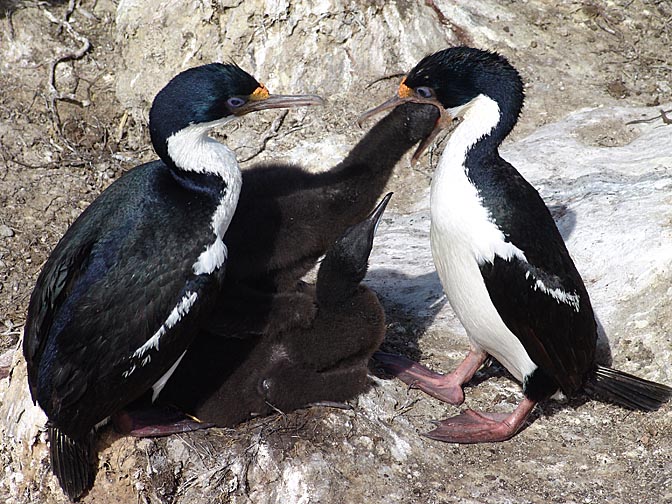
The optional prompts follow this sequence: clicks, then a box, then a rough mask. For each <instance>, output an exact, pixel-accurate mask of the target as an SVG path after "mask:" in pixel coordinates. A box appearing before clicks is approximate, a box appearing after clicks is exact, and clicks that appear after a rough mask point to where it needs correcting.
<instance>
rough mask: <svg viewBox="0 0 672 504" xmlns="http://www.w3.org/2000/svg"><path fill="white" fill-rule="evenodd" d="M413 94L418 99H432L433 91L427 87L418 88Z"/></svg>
mask: <svg viewBox="0 0 672 504" xmlns="http://www.w3.org/2000/svg"><path fill="white" fill-rule="evenodd" d="M415 94H417V95H418V96H419V97H420V98H433V97H434V91H433V90H432V88H430V87H427V86H418V87H417V88H415Z"/></svg>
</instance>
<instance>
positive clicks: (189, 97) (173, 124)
mask: <svg viewBox="0 0 672 504" xmlns="http://www.w3.org/2000/svg"><path fill="white" fill-rule="evenodd" d="M322 103H323V102H322V99H321V98H319V97H318V96H314V95H295V96H289V95H271V94H270V93H269V92H268V90H267V89H266V87H265V86H264V85H263V84H261V83H259V82H258V81H257V80H256V79H255V78H254V77H252V76H251V75H250V74H248V73H247V72H246V71H245V70H243V69H242V68H240V67H239V66H237V65H235V64H222V63H210V64H208V65H203V66H199V67H195V68H190V69H188V70H185V71H184V72H181V73H179V74H178V75H176V76H175V77H174V78H173V79H172V80H171V81H170V82H168V84H166V86H165V87H164V88H163V89H161V91H159V93H158V94H157V95H156V97H155V98H154V102H153V104H152V108H151V110H150V112H149V131H150V134H151V138H152V144H153V145H154V149H155V150H156V153H157V154H158V155H159V157H160V158H161V159H162V160H163V161H164V162H166V163H171V162H172V161H171V160H170V159H169V156H168V151H167V141H168V138H170V137H171V136H172V135H174V134H175V133H178V132H180V131H182V130H184V129H185V128H187V127H189V126H193V125H204V126H206V128H205V130H209V129H211V128H213V127H215V126H219V125H221V124H224V123H226V122H228V121H230V120H231V119H233V118H234V117H235V116H242V115H245V114H248V113H250V112H254V111H257V110H264V109H271V108H286V107H297V106H302V105H320V104H322Z"/></svg>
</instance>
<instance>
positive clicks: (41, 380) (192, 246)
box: [23, 63, 321, 499]
mask: <svg viewBox="0 0 672 504" xmlns="http://www.w3.org/2000/svg"><path fill="white" fill-rule="evenodd" d="M320 103H321V99H320V98H318V97H315V96H308V95H306V96H282V95H276V96H271V95H269V92H268V90H267V89H266V88H265V87H264V85H263V84H260V83H259V82H257V80H256V79H255V78H254V77H252V76H251V75H249V74H248V73H247V72H245V71H243V70H242V69H241V68H239V67H238V66H236V65H233V64H219V63H214V64H209V65H204V66H200V67H196V68H192V69H189V70H186V71H184V72H182V73H180V74H179V75H177V76H176V77H175V78H173V79H172V80H171V81H170V82H169V83H168V84H167V85H166V86H165V87H164V88H163V89H162V90H161V91H160V92H159V93H158V94H157V96H156V98H155V99H154V103H153V105H152V108H151V111H150V116H149V123H150V124H149V128H150V133H151V139H152V144H153V146H154V149H155V151H156V153H157V154H158V156H159V158H160V160H157V161H154V162H150V163H147V164H143V165H141V166H137V167H135V168H133V169H132V170H130V171H129V172H127V173H126V174H124V175H123V176H122V177H120V178H119V180H117V181H115V182H114V183H113V184H111V185H110V186H109V187H108V188H107V189H106V190H105V191H104V192H103V193H102V194H101V195H100V196H99V197H98V198H97V199H96V200H95V201H94V202H93V203H91V205H90V206H89V207H88V208H87V209H86V210H85V211H84V212H83V213H82V214H81V215H80V216H79V218H78V219H77V220H76V221H75V222H74V223H73V224H72V226H70V228H69V229H68V230H67V232H66V233H65V235H64V236H63V238H62V239H61V240H60V241H59V243H58V244H57V246H56V247H55V249H54V250H53V252H52V253H51V255H50V257H49V259H48V260H47V262H46V263H45V265H44V267H43V269H42V271H41V273H40V275H39V277H38V280H37V284H36V286H35V289H34V291H33V294H32V296H31V300H30V305H29V308H28V316H27V321H26V327H25V334H24V341H23V349H24V355H25V358H26V361H27V364H28V380H29V385H30V391H31V394H32V397H33V400H35V401H37V402H38V403H39V405H40V407H41V408H42V409H43V410H44V411H45V413H46V414H47V417H48V427H49V439H50V454H51V462H52V468H53V471H54V473H55V474H56V476H57V477H58V479H59V482H60V484H61V487H62V488H63V490H64V491H65V493H66V494H67V495H68V496H69V497H70V498H71V499H76V498H78V497H80V496H81V495H82V494H83V493H84V492H85V491H86V490H87V489H89V488H90V487H91V485H92V484H93V478H94V475H95V468H94V467H95V459H96V457H95V449H94V444H93V443H94V428H95V426H96V425H97V424H99V423H101V422H102V421H104V420H106V419H107V418H108V417H110V416H111V415H113V414H114V413H116V412H117V411H118V410H120V409H121V408H123V407H124V406H125V405H127V404H128V403H130V402H131V401H133V400H134V399H136V398H137V397H138V396H140V395H141V394H143V393H145V392H146V391H148V390H149V389H153V393H154V395H155V396H156V394H158V393H159V391H160V390H161V388H162V387H163V386H164V385H165V383H166V381H167V379H168V378H169V376H170V374H171V373H172V372H174V371H175V369H176V367H177V366H178V364H179V362H180V359H181V358H182V357H183V356H184V353H185V351H186V350H187V348H188V346H189V344H190V343H191V341H192V340H193V338H194V336H195V334H196V328H197V327H198V326H199V324H200V321H201V320H202V318H204V317H205V316H207V315H208V312H209V311H210V309H211V308H212V306H213V302H216V298H215V296H214V294H215V293H216V292H218V291H219V288H220V286H221V284H222V281H223V278H224V275H225V270H226V262H227V245H225V242H226V239H225V238H224V237H225V233H226V230H227V228H228V227H229V223H230V221H231V218H232V216H233V214H234V210H235V209H236V205H237V202H238V196H239V193H240V190H241V181H242V177H241V173H240V170H239V168H238V163H237V162H236V157H235V155H234V153H233V152H232V151H231V150H229V149H228V148H227V147H226V146H225V145H223V144H221V143H219V142H216V141H214V140H213V139H211V138H210V137H209V136H208V132H209V131H210V130H211V129H212V128H214V127H216V126H220V125H223V124H226V123H228V122H229V121H231V120H232V119H234V118H235V117H236V116H241V115H244V114H247V113H249V112H253V111H257V110H263V109H268V108H279V107H293V106H301V105H316V104H320Z"/></svg>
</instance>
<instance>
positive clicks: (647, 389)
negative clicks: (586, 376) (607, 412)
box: [586, 366, 672, 411]
mask: <svg viewBox="0 0 672 504" xmlns="http://www.w3.org/2000/svg"><path fill="white" fill-rule="evenodd" d="M586 390H587V391H588V392H592V393H595V394H597V395H599V396H602V397H604V398H605V399H607V400H610V401H613V402H615V403H617V404H620V405H621V406H625V407H626V408H630V409H637V410H644V411H654V410H657V409H658V408H660V407H661V406H662V405H663V403H665V402H667V401H668V400H669V399H670V397H671V396H672V388H670V387H668V386H666V385H662V384H660V383H656V382H652V381H649V380H644V379H643V378H638V377H636V376H633V375H631V374H628V373H624V372H623V371H617V370H616V369H611V368H608V367H604V366H596V368H595V372H594V373H593V376H591V378H590V380H589V381H588V383H587V384H586Z"/></svg>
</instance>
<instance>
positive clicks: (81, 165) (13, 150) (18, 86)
mask: <svg viewBox="0 0 672 504" xmlns="http://www.w3.org/2000/svg"><path fill="white" fill-rule="evenodd" d="M425 4H426V5H427V6H429V7H431V8H435V9H436V11H437V20H438V22H442V23H444V24H446V25H450V20H449V19H446V18H445V15H444V14H443V13H441V11H440V10H439V8H438V7H436V5H435V3H434V2H432V1H431V0H427V1H426V2H425ZM115 10H116V2H114V1H112V0H81V1H74V0H71V1H57V0H53V1H50V2H43V1H39V2H38V1H30V0H23V1H22V0H0V90H1V92H0V203H1V204H0V322H1V324H0V354H2V353H3V352H5V351H7V350H11V349H13V348H16V347H17V345H18V343H19V341H20V338H21V334H22V330H23V325H24V322H25V314H26V309H27V305H28V301H29V297H30V294H31V289H32V287H33V285H34V283H35V280H36V277H37V275H38V273H39V271H40V268H41V266H42V265H43V263H44V261H45V260H46V258H47V257H48V254H49V252H50V251H51V249H52V248H53V247H54V245H55V244H56V243H57V241H58V239H59V238H60V237H61V236H62V234H63V233H64V231H65V230H66V229H67V227H68V225H69V224H70V223H72V221H73V220H74V219H75V218H76V217H77V215H79V213H80V212H81V211H82V210H83V209H84V208H86V206H87V205H88V204H89V203H90V202H91V201H92V200H93V199H94V198H95V197H96V196H97V195H98V194H99V193H100V192H101V190H102V189H104V188H105V187H106V186H107V185H108V184H109V183H110V182H112V181H113V180H115V179H116V178H117V177H118V176H119V175H120V174H121V173H123V171H124V170H126V169H129V168H131V167H133V166H135V165H136V164H139V163H140V162H144V161H147V160H150V159H152V158H153V157H154V156H153V152H152V150H151V148H150V147H149V141H148V134H147V131H146V125H145V124H140V123H138V122H136V120H135V119H134V117H135V115H134V114H132V113H130V111H128V110H124V108H123V107H122V106H121V104H120V102H119V101H118V99H117V96H116V93H115V80H114V76H115V71H116V69H117V68H118V65H120V61H119V51H118V47H117V46H118V43H119V41H118V36H117V33H116V31H115V22H114V21H115V15H116V12H115ZM529 27H534V33H535V36H530V37H529V40H527V41H526V43H525V47H524V48H522V49H521V48H520V45H519V46H517V47H518V48H511V47H508V46H507V44H506V43H505V42H502V40H506V37H508V36H513V33H522V32H525V33H527V32H526V30H529ZM453 28H454V29H455V30H456V31H457V28H459V26H453ZM489 28H490V29H491V30H493V31H494V32H495V33H496V34H497V36H498V37H499V39H498V40H499V42H497V43H494V44H493V45H494V46H496V47H497V48H500V49H501V50H502V52H504V53H505V54H506V55H507V56H508V57H509V58H510V59H511V61H512V62H514V64H515V65H516V66H517V67H518V68H519V69H520V70H521V73H522V74H523V75H524V77H525V80H526V82H527V84H528V97H529V99H528V102H527V106H526V109H525V113H524V115H523V117H522V119H521V123H520V125H519V127H518V128H517V129H516V131H515V133H514V135H513V138H514V139H515V138H520V137H522V136H523V135H525V134H527V133H529V132H531V131H532V130H533V129H534V128H535V127H537V126H540V125H542V124H545V123H548V122H550V121H554V120H557V119H559V118H561V117H563V116H564V115H565V114H566V113H568V112H570V111H572V110H576V109H579V108H581V107H588V106H597V105H610V104H622V105H633V106H643V105H646V106H656V105H659V104H660V103H666V102H669V101H670V99H671V98H672V50H671V49H670V48H671V47H672V3H671V2H669V1H667V0H658V1H653V0H652V1H645V0H617V1H612V2H608V3H604V2H561V3H557V2H550V1H548V2H544V1H537V2H531V1H530V2H524V3H520V6H519V10H518V16H516V17H515V18H513V19H497V18H493V19H491V20H490V25H489ZM466 36H467V39H468V34H467V35H466ZM545 55H546V56H545ZM544 58H546V59H544ZM544 61H546V64H544V63H543V62H544ZM551 67H553V70H552V71H551V69H550V68H551ZM558 72H561V73H562V74H563V75H564V76H565V79H563V80H562V81H558V80H557V76H558ZM375 89H376V90H377V91H376V92H377V93H378V92H379V93H381V96H382V95H384V94H386V93H387V92H389V88H388V91H385V90H384V89H383V90H382V91H381V90H380V89H382V88H379V87H376V88H375ZM376 100H378V98H377V97H376V99H375V100H373V101H376ZM376 103H377V101H376ZM342 106H343V104H342V103H340V104H336V105H335V106H334V109H333V117H331V118H330V115H329V114H330V113H329V111H327V112H325V116H324V118H323V119H324V120H325V121H327V122H328V121H329V120H330V119H331V120H332V121H333V123H334V124H336V125H342V124H343V119H342V116H341V114H340V110H339V107H342ZM357 107H358V108H357V110H359V111H362V110H364V109H366V108H367V106H366V105H365V103H364V102H357ZM347 134H348V137H349V138H352V140H353V143H354V141H355V140H356V138H357V135H358V134H359V133H357V132H354V131H353V132H348V133H347ZM603 141H604V142H607V143H608V142H610V139H609V138H608V134H607V135H606V136H605V139H604V140H603ZM404 173H405V174H402V175H400V176H399V177H397V178H395V180H394V181H392V183H391V184H392V187H391V189H395V188H396V187H402V186H406V185H409V180H411V182H412V184H415V185H416V186H418V187H420V186H422V187H426V185H427V184H428V183H429V176H428V175H429V174H427V173H424V175H427V176H424V175H423V173H422V172H421V173H420V176H419V174H418V173H417V172H415V173H413V172H411V171H410V170H409V171H407V172H406V171H405V172H404ZM409 177H411V179H409ZM410 194H413V193H410ZM412 203H413V197H412V196H408V197H407V198H406V199H403V198H402V199H398V200H397V201H396V202H395V205H396V208H395V209H396V210H404V208H405V207H409V206H410V205H411V204H412ZM388 315H389V317H390V319H391V320H390V322H391V327H395V324H396V327H403V330H404V331H414V328H413V321H412V320H409V319H408V317H407V314H404V313H397V312H395V311H391V312H390V313H389V314H388ZM393 331H394V329H393ZM432 337H433V335H429V336H428V340H427V341H430V340H431V338H432ZM449 364H452V363H445V365H446V366H448V365H449ZM515 390H516V388H515V385H512V386H511V387H508V388H506V389H505V391H506V393H507V394H510V393H514V392H515ZM554 408H556V407H555V406H550V407H549V408H548V410H547V411H544V413H545V414H546V415H549V416H550V415H557V416H559V417H564V416H565V415H568V413H566V412H565V411H563V410H562V409H561V408H560V407H557V409H554ZM595 408H596V409H597V410H601V409H602V408H607V406H602V405H598V406H595ZM311 415H312V413H306V412H302V413H298V414H297V416H295V417H290V420H287V419H283V420H282V421H283V422H289V424H292V425H293V426H294V427H295V426H296V425H298V424H301V425H302V426H303V427H305V426H306V425H308V427H311V428H312V431H311V434H310V435H306V436H304V437H303V438H302V439H303V440H309V441H310V442H312V443H317V444H319V442H320V441H319V439H320V435H319V434H320V432H319V430H317V429H318V427H316V425H317V426H320V425H322V426H323V423H321V422H319V421H317V420H315V419H314V418H313V417H312V416H311ZM325 415H331V414H330V413H329V414H325ZM597 415H598V413H596V416H597ZM625 415H626V414H625V413H623V414H622V416H623V417H624V416H625ZM437 416H439V414H437ZM605 418H607V416H606V415H605ZM609 418H610V419H609V420H608V421H607V420H605V422H609V423H610V425H611V424H614V423H618V422H619V421H621V420H623V421H625V418H616V417H614V416H611V417H609ZM643 421H644V420H643ZM645 422H646V425H647V429H648V432H649V434H647V435H646V436H648V437H646V436H645V438H642V439H641V443H642V444H643V445H644V446H646V445H647V443H649V439H650V438H653V437H655V435H657V433H658V431H657V429H658V427H659V426H658V424H657V423H656V421H655V420H645ZM294 424H296V425H294ZM292 425H290V427H292ZM290 427H287V426H283V429H285V428H287V429H289V428H290ZM597 428H599V426H597ZM245 429H247V427H246V428H245ZM250 429H251V428H250ZM627 429H630V430H627ZM531 431H532V436H533V437H534V438H538V440H541V441H543V440H544V439H546V438H548V437H554V436H559V437H561V435H562V433H560V432H542V431H538V430H537V429H536V428H535V427H534V426H533V427H531ZM283 432H284V431H283ZM316 432H317V433H316ZM331 434H333V432H332V433H331ZM247 435H248V431H247V430H242V431H241V432H240V433H239V434H238V436H243V437H245V436H247ZM624 435H625V436H626V437H632V436H637V434H635V433H634V432H633V431H632V423H628V426H627V428H626V432H625V433H624ZM199 436H200V434H199ZM198 439H200V438H198ZM279 439H280V438H279ZM283 439H284V438H283ZM579 445H580V442H579V440H577V439H570V438H567V439H565V441H564V442H563V445H562V446H563V447H564V448H563V449H566V450H569V449H570V448H569V447H573V448H574V449H576V450H581V449H585V450H587V449H588V447H582V446H579ZM285 448H286V447H285ZM292 449H296V448H295V447H293V448H292ZM516 450H521V451H524V448H515V449H514V451H513V452H511V451H502V449H501V448H499V447H493V448H489V449H485V448H476V447H474V448H469V449H468V450H467V451H458V450H457V449H455V450H453V451H452V452H450V453H451V455H450V456H452V457H454V459H455V461H454V462H455V464H457V463H459V462H464V463H469V457H470V455H472V454H477V455H478V456H481V457H485V459H487V460H490V461H491V462H492V463H497V462H502V460H503V458H505V457H512V456H513V457H515V456H517V455H521V454H520V453H518V452H516ZM586 456H587V457H588V456H589V455H586ZM605 457H606V458H605V459H604V460H602V461H601V463H603V464H604V470H603V471H602V473H601V474H602V476H603V480H601V481H599V482H596V483H595V485H597V486H599V487H600V488H601V487H604V488H605V489H607V488H608V487H609V486H610V485H611V484H613V485H617V484H618V483H617V482H615V481H614V480H613V478H616V477H617V474H614V473H612V472H610V471H609V470H608V467H609V464H610V463H611V459H610V458H609V456H607V455H605ZM666 457H667V458H665V457H661V458H660V460H668V461H669V455H667V456H666ZM516 463H517V464H523V463H524V462H521V461H520V460H518V461H517V462H516ZM549 463H550V462H549ZM626 465H627V470H628V471H630V472H631V473H633V474H634V476H633V477H634V479H635V480H639V481H641V482H642V488H638V489H635V490H636V492H635V493H636V494H637V495H640V496H641V495H646V491H647V490H646V488H647V485H651V486H652V487H653V488H659V487H660V485H663V484H667V485H669V484H670V483H669V471H670V468H669V467H651V466H644V465H638V464H637V457H636V456H635V455H633V456H632V459H631V460H628V462H627V464H626ZM485 477H486V478H495V479H496V478H498V476H495V475H486V476H485ZM458 479H459V478H458ZM409 481H411V483H412V484H415V483H414V482H412V478H410V477H409ZM610 481H611V483H610ZM568 484H569V487H568V489H567V491H568V495H569V496H570V497H571V499H570V498H569V497H568V498H567V499H569V500H573V499H576V500H577V501H580V500H581V498H582V494H581V493H580V492H578V493H575V494H572V488H571V485H572V484H573V483H572V482H569V483H568ZM515 485H519V486H521V487H522V486H524V485H525V482H524V481H517V482H515ZM553 485H555V487H556V488H557V484H556V483H553ZM553 485H552V486H553ZM418 488H421V485H420V486H419V487H418ZM504 490H505V491H504V495H507V494H506V490H507V489H506V488H504ZM509 490H510V489H509ZM418 491H419V492H420V493H421V494H422V491H424V492H425V496H426V495H428V494H427V492H429V490H427V489H426V488H425V489H424V490H418ZM605 491H606V490H605ZM437 492H439V493H438V494H437V495H439V494H440V491H439V490H437ZM539 492H540V495H541V494H543V490H542V489H540V490H539ZM669 492H672V490H670V488H669V487H668V494H667V495H666V497H664V496H661V497H662V498H663V499H665V498H667V499H670V500H669V501H668V502H672V494H671V493H669ZM430 493H431V492H430ZM598 494H599V492H598ZM465 495H467V494H465ZM471 495H473V493H472V494H471ZM559 495H561V494H559V493H556V494H555V495H554V496H553V497H552V500H553V501H557V502H562V501H563V499H561V498H560V497H559ZM591 495H595V494H591ZM418 498H419V499H420V500H419V501H426V502H429V500H425V499H424V498H421V497H418ZM591 498H593V497H590V496H586V497H585V500H584V501H585V502H591V500H590V499H591ZM506 499H507V498H504V500H502V502H505V501H506V502H511V500H506ZM557 499H560V500H557ZM550 500H551V496H549V500H548V501H549V502H550ZM439 501H440V499H439V498H438V497H437V500H436V502H439ZM564 501H568V500H564ZM616 501H619V502H629V497H628V495H627V489H626V490H623V491H619V492H617V494H616ZM605 502H607V500H605ZM650 502H660V500H658V496H655V498H652V499H651V500H650Z"/></svg>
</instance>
